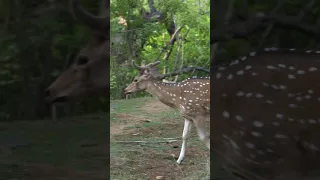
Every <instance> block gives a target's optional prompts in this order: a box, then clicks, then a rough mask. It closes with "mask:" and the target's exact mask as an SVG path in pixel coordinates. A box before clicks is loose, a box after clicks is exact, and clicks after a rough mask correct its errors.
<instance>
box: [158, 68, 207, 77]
mask: <svg viewBox="0 0 320 180" xmlns="http://www.w3.org/2000/svg"><path fill="white" fill-rule="evenodd" d="M191 71H202V72H206V73H210V70H209V69H206V68H203V67H196V66H189V67H186V68H182V69H180V70H178V71H175V72H171V73H168V74H164V75H160V76H158V77H157V78H159V79H164V78H166V77H169V76H176V75H180V74H183V73H188V72H191Z"/></svg>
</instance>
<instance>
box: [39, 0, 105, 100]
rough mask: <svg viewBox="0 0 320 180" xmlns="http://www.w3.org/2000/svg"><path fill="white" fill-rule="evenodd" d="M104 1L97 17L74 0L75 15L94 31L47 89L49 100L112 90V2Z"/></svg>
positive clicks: (72, 6)
mask: <svg viewBox="0 0 320 180" xmlns="http://www.w3.org/2000/svg"><path fill="white" fill-rule="evenodd" d="M102 2H104V4H102V6H104V8H101V9H102V11H101V12H100V15H101V16H95V15H93V14H91V13H89V12H88V11H86V10H85V9H84V8H82V7H81V6H80V3H79V1H78V0H72V1H71V8H72V12H73V14H74V15H75V17H76V18H77V19H78V20H79V21H80V22H82V23H84V24H85V25H87V26H88V27H89V28H90V29H91V30H92V37H91V39H90V40H89V42H88V44H87V45H86V46H85V47H83V48H82V49H81V50H80V51H79V52H78V53H77V54H76V56H75V58H72V59H70V61H69V62H68V66H67V67H66V69H65V70H64V71H63V72H62V74H60V76H59V77H58V78H57V79H56V80H55V81H54V82H53V83H52V84H51V85H50V86H49V87H48V88H47V89H46V92H45V93H46V98H45V99H46V101H48V102H51V103H55V102H65V101H67V100H69V99H73V98H79V97H81V96H82V95H84V94H85V93H87V92H92V91H98V90H105V89H109V86H110V85H109V84H110V83H109V66H110V65H109V59H110V48H109V44H110V43H109V31H110V30H109V27H110V23H109V9H110V5H109V3H108V2H107V1H102Z"/></svg>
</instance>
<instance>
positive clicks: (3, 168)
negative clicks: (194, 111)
mask: <svg viewBox="0 0 320 180" xmlns="http://www.w3.org/2000/svg"><path fill="white" fill-rule="evenodd" d="M110 107H111V108H110V111H111V112H110V156H109V153H108V150H107V148H108V144H107V141H106V139H107V138H108V135H107V134H109V133H108V129H107V127H108V126H107V120H108V119H109V115H107V114H95V115H87V116H79V117H72V118H70V117H68V118H62V119H59V120H58V121H57V122H53V121H51V120H50V119H47V120H41V121H34V122H28V121H20V122H11V123H0V180H44V179H45V180H75V179H76V180H107V179H110V178H111V180H149V179H156V177H157V176H163V179H165V180H169V179H179V180H180V179H182V180H198V179H199V180H200V179H202V178H203V177H206V176H207V175H208V160H209V151H208V150H207V148H206V147H205V145H204V144H203V143H202V142H201V141H200V140H199V139H198V136H197V134H196V131H195V128H194V127H193V128H192V130H191V134H190V138H189V140H188V147H187V149H186V155H185V159H184V161H183V162H182V164H181V165H178V164H177V163H176V158H177V157H178V156H179V152H180V148H181V135H182V131H183V123H184V122H183V119H182V118H181V117H180V116H179V114H178V112H176V111H174V110H172V109H170V108H168V107H167V106H165V105H163V104H162V103H160V102H159V101H158V100H157V99H155V98H136V99H129V100H114V101H111V105H110ZM170 138H171V139H170ZM170 140H173V141H174V142H169V141H170ZM135 141H138V142H135ZM140 141H142V142H140ZM109 161H110V177H109V171H108V169H107V168H106V167H107V165H108V162H109Z"/></svg>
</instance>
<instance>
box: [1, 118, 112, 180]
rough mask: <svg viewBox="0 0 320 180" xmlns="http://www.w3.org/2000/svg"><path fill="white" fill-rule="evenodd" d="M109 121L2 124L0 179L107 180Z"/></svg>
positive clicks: (46, 121) (87, 120)
mask: <svg viewBox="0 0 320 180" xmlns="http://www.w3.org/2000/svg"><path fill="white" fill-rule="evenodd" d="M106 117H108V115H101V116H100V117H97V116H96V117H94V116H92V117H90V116H89V117H75V118H68V119H64V120H60V121H59V122H57V123H54V122H52V121H50V120H43V121H35V122H26V121H20V122H13V123H1V124H0V137H2V138H0V147H2V149H0V151H1V150H2V151H3V152H2V153H1V155H0V174H1V176H0V179H1V178H3V179H13V178H16V179H22V180H23V179H26V180H27V179H37V178H38V179H50V178H52V179H58V178H69V179H72V178H77V179H85V177H86V178H91V179H106V178H107V177H108V176H109V175H108V174H107V173H104V172H103V171H105V169H106V167H107V162H108V161H109V154H108V151H107V144H106V143H107V142H106V138H107V135H106V133H107V128H106ZM12 137H14V139H13V140H12ZM5 139H11V140H7V141H6V140H5ZM8 142H10V143H11V144H10V143H8ZM21 142H22V144H23V143H25V144H24V145H23V146H19V144H21ZM15 143H16V144H15ZM12 168H13V169H12ZM37 171H39V172H40V171H41V173H38V172H37Z"/></svg>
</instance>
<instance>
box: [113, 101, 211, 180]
mask: <svg viewBox="0 0 320 180" xmlns="http://www.w3.org/2000/svg"><path fill="white" fill-rule="evenodd" d="M110 116H111V118H110V124H111V129H110V130H111V136H110V145H111V149H110V164H111V170H110V173H111V180H127V179H135V180H138V179H139V180H140V179H141V180H142V179H143V180H144V179H146V180H149V179H156V177H157V176H163V179H165V180H169V179H179V180H180V179H183V180H200V179H202V178H205V177H206V176H207V175H208V171H209V169H208V166H209V164H208V163H209V161H208V160H209V151H208V149H207V148H206V147H205V145H204V143H202V142H201V141H200V140H199V138H198V136H197V133H196V130H195V128H194V127H193V128H192V130H191V134H190V138H189V139H188V145H187V149H186V154H185V158H184V161H183V162H182V164H181V165H178V164H177V163H176V158H177V157H178V156H179V153H180V149H181V143H182V141H181V136H182V131H183V124H184V121H183V118H182V117H181V116H180V115H179V113H178V112H177V111H175V110H173V109H171V108H169V107H167V106H165V105H164V104H162V103H161V102H160V101H159V100H157V99H155V98H136V99H129V100H116V101H111V115H110ZM170 140H175V141H174V142H169V141H170Z"/></svg>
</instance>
